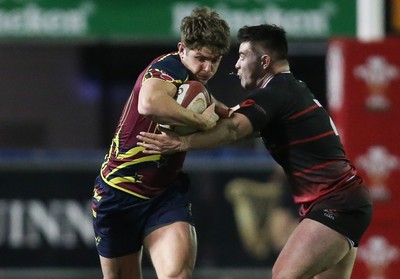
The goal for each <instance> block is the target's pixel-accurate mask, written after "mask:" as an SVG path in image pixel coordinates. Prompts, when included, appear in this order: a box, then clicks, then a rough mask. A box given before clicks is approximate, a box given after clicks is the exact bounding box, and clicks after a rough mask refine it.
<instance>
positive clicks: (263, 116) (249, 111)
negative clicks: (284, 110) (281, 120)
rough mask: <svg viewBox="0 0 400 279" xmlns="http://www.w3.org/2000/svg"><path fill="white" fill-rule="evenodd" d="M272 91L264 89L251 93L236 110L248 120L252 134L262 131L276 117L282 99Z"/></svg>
mask: <svg viewBox="0 0 400 279" xmlns="http://www.w3.org/2000/svg"><path fill="white" fill-rule="evenodd" d="M273 91H274V89H272V90H271V89H266V88H263V89H256V90H254V91H252V92H251V93H250V94H249V95H248V97H247V98H246V99H245V100H244V101H243V102H242V103H241V104H240V107H239V109H237V110H236V112H237V113H240V114H243V115H245V116H246V117H247V118H248V119H249V120H250V122H251V124H252V126H253V130H254V132H258V131H261V130H263V129H264V128H265V127H266V126H267V125H268V124H269V123H270V122H271V121H272V120H273V119H274V118H275V117H278V114H279V111H280V108H281V105H282V102H283V99H282V96H279V94H276V93H273Z"/></svg>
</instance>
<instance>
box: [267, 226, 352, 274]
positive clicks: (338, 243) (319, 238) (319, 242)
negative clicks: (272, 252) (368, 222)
mask: <svg viewBox="0 0 400 279" xmlns="http://www.w3.org/2000/svg"><path fill="white" fill-rule="evenodd" d="M349 247H350V246H349V242H348V240H347V238H345V237H344V236H343V235H341V234H339V233H338V232H336V231H334V230H332V229H331V228H329V227H327V226H325V225H323V224H321V223H319V222H317V221H314V220H311V219H304V220H303V221H301V222H300V223H299V225H298V226H297V227H296V229H295V230H294V231H293V233H292V234H291V236H290V237H289V239H288V241H287V243H286V244H285V246H284V248H283V249H282V251H281V253H280V255H279V256H278V259H277V261H276V262H275V264H274V267H273V270H272V274H273V277H272V278H274V279H275V278H312V277H313V276H314V275H316V274H319V273H321V272H322V271H325V270H327V269H328V268H330V267H332V266H334V265H336V264H337V263H338V262H340V261H341V260H342V259H343V258H344V257H345V256H346V254H347V253H348V252H349V249H350V248H349Z"/></svg>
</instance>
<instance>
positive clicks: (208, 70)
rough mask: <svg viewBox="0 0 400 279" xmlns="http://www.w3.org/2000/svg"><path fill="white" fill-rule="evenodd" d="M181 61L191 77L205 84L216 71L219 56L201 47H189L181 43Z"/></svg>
mask: <svg viewBox="0 0 400 279" xmlns="http://www.w3.org/2000/svg"><path fill="white" fill-rule="evenodd" d="M179 52H180V57H181V60H182V63H183V64H184V65H185V67H186V68H187V69H188V70H189V72H190V74H191V78H193V79H196V80H198V81H200V82H201V83H203V84H206V83H207V81H208V80H210V79H211V78H212V77H213V76H214V75H215V73H216V71H217V69H218V67H219V63H220V62H221V56H216V55H214V54H213V52H212V51H211V50H210V49H208V48H206V47H203V48H201V49H189V48H187V47H185V46H184V45H183V44H182V45H181V46H180V47H179Z"/></svg>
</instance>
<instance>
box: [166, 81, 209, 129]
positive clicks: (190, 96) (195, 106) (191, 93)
mask: <svg viewBox="0 0 400 279" xmlns="http://www.w3.org/2000/svg"><path fill="white" fill-rule="evenodd" d="M176 101H177V103H178V104H180V105H181V106H182V107H184V108H186V109H188V110H191V111H193V112H195V113H203V112H204V110H205V109H206V108H207V107H208V106H209V105H210V104H211V96H210V93H208V91H207V89H206V88H205V87H204V85H203V84H202V83H201V82H199V81H195V80H189V81H186V82H184V83H182V85H181V86H179V88H178V92H177V97H176ZM171 128H172V129H173V130H174V132H176V133H177V134H178V135H181V136H183V135H188V134H191V133H194V132H196V131H197V130H196V129H195V128H192V127H188V126H175V127H171Z"/></svg>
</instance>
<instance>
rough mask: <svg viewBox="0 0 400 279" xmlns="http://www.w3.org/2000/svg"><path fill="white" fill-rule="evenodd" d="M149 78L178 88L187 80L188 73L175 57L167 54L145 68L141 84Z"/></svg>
mask: <svg viewBox="0 0 400 279" xmlns="http://www.w3.org/2000/svg"><path fill="white" fill-rule="evenodd" d="M150 78H157V79H162V80H164V81H167V82H171V83H173V84H174V85H175V86H176V87H178V86H179V85H181V84H182V83H183V82H184V81H186V80H187V79H188V72H187V69H186V68H185V66H183V64H182V63H181V62H180V60H178V59H177V57H176V55H174V54H168V55H166V56H163V57H161V58H159V59H157V60H155V61H154V62H153V63H152V64H151V65H150V66H149V67H148V68H147V70H146V72H145V74H144V77H143V81H142V82H145V81H146V80H148V79H150Z"/></svg>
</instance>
